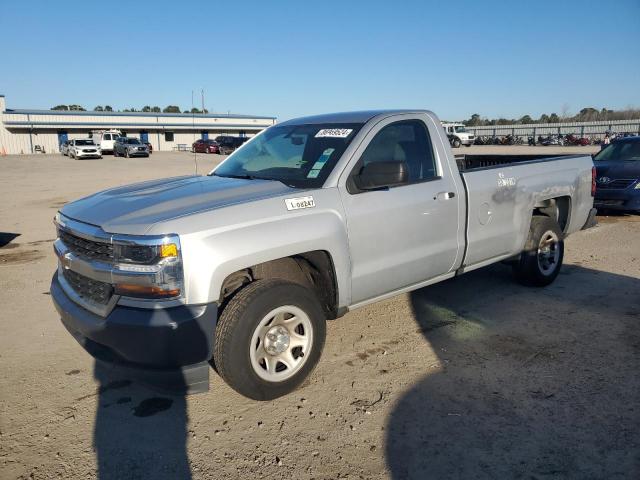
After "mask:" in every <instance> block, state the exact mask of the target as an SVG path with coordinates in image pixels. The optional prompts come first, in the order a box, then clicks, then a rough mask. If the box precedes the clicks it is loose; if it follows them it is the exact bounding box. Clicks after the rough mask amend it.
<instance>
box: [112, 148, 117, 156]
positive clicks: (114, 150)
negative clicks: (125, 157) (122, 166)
mask: <svg viewBox="0 0 640 480" xmlns="http://www.w3.org/2000/svg"><path fill="white" fill-rule="evenodd" d="M113 156H114V157H117V156H118V150H117V149H115V148H114V149H113Z"/></svg>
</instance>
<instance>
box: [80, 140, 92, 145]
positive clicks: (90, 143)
mask: <svg viewBox="0 0 640 480" xmlns="http://www.w3.org/2000/svg"><path fill="white" fill-rule="evenodd" d="M76 145H95V143H93V140H76Z"/></svg>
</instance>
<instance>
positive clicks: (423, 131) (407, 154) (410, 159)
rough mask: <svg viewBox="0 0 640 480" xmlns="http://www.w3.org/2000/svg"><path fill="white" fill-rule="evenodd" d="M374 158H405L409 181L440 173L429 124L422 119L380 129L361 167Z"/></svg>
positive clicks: (363, 158) (401, 160) (428, 177)
mask: <svg viewBox="0 0 640 480" xmlns="http://www.w3.org/2000/svg"><path fill="white" fill-rule="evenodd" d="M373 162H405V163H406V164H407V166H408V167H409V183H415V182H420V181H422V180H427V179H430V178H433V177H435V176H436V167H435V158H434V155H433V148H432V146H431V141H430V140H429V134H428V132H427V127H426V126H425V125H424V123H422V122H421V121H419V120H408V121H403V122H396V123H392V124H391V125H387V126H386V127H384V128H383V129H382V130H380V131H379V132H378V133H377V134H376V136H375V137H373V140H371V143H369V146H368V147H367V149H366V150H365V151H364V153H363V154H362V157H360V163H359V165H358V167H357V169H358V170H359V169H360V168H362V167H364V166H365V165H368V164H369V163H373Z"/></svg>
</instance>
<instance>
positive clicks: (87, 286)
mask: <svg viewBox="0 0 640 480" xmlns="http://www.w3.org/2000/svg"><path fill="white" fill-rule="evenodd" d="M63 275H64V278H65V280H66V281H67V282H68V283H69V285H71V288H73V290H74V291H75V292H76V293H77V294H78V295H79V296H80V297H82V298H83V299H85V300H87V301H89V302H93V303H97V304H100V305H106V304H107V303H109V300H110V299H111V296H112V295H113V287H112V286H111V285H110V284H108V283H104V282H98V281H96V280H91V279H90V278H88V277H85V276H84V275H80V274H79V273H76V272H74V271H72V270H64V272H63Z"/></svg>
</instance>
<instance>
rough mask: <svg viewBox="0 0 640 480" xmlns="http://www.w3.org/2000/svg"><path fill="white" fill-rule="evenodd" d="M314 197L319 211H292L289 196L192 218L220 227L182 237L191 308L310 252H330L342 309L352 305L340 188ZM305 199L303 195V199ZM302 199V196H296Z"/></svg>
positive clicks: (199, 223)
mask: <svg viewBox="0 0 640 480" xmlns="http://www.w3.org/2000/svg"><path fill="white" fill-rule="evenodd" d="M309 194H312V195H313V197H314V199H315V205H316V206H315V207H313V208H307V209H301V210H294V211H287V209H286V206H285V203H284V197H279V198H272V199H263V200H260V201H258V202H252V203H249V204H241V205H235V206H232V207H229V208H224V209H221V210H214V211H211V212H206V213H204V214H201V215H199V217H201V218H199V219H193V218H192V219H190V220H189V223H190V224H191V226H193V225H194V224H198V225H207V224H208V225H212V224H213V225H214V226H213V228H208V229H207V228H203V229H199V228H198V229H195V231H192V232H191V233H188V234H181V233H180V232H181V231H182V229H181V228H180V227H179V226H176V227H175V229H174V230H172V231H177V232H178V233H179V234H180V242H181V248H182V255H183V261H184V272H185V290H186V294H187V298H186V301H187V303H188V304H204V303H210V302H215V301H218V300H220V298H219V297H220V292H221V289H222V284H223V282H224V280H225V279H226V278H227V277H228V276H229V275H230V274H232V273H234V272H236V271H238V270H242V269H245V268H249V267H251V266H253V265H257V264H259V263H263V262H268V261H270V260H276V259H278V258H283V257H289V256H292V255H297V254H301V253H306V252H310V251H316V250H321V251H326V252H327V253H328V254H329V255H330V257H331V260H332V262H333V265H334V268H335V276H336V282H337V288H338V307H341V306H347V305H349V303H350V301H351V282H350V280H349V279H350V278H351V277H350V275H351V265H350V259H349V248H348V245H349V243H348V237H347V230H346V224H345V219H344V214H343V212H342V204H341V203H340V201H339V197H338V195H337V190H336V189H321V190H315V191H313V192H304V194H301V195H309ZM301 195H300V196H301ZM296 196H299V195H296Z"/></svg>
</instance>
